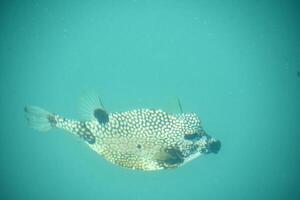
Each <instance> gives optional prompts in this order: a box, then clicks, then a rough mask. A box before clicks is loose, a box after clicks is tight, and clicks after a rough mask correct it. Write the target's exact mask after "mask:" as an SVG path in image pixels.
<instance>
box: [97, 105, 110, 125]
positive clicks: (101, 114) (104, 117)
mask: <svg viewBox="0 0 300 200" xmlns="http://www.w3.org/2000/svg"><path fill="white" fill-rule="evenodd" d="M94 117H95V118H96V119H97V121H98V122H99V124H106V123H107V122H108V121H109V118H108V113H107V112H106V111H105V110H102V109H100V108H98V109H96V110H94Z"/></svg>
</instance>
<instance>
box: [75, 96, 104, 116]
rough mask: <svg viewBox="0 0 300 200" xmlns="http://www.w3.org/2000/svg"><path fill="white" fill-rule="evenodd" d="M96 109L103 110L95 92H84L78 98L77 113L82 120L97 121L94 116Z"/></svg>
mask: <svg viewBox="0 0 300 200" xmlns="http://www.w3.org/2000/svg"><path fill="white" fill-rule="evenodd" d="M98 109H101V110H105V109H104V107H103V104H102V101H101V99H100V97H99V96H98V95H97V93H96V92H94V91H86V92H84V93H83V94H82V95H81V96H80V99H79V108H78V111H79V115H80V117H81V118H82V119H83V120H98V119H97V118H96V117H95V115H94V112H95V110H98Z"/></svg>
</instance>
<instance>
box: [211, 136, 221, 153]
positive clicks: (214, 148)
mask: <svg viewBox="0 0 300 200" xmlns="http://www.w3.org/2000/svg"><path fill="white" fill-rule="evenodd" d="M220 149H221V141H220V140H216V139H211V140H210V141H209V142H208V152H210V153H215V154H217V153H218V152H219V151H220Z"/></svg>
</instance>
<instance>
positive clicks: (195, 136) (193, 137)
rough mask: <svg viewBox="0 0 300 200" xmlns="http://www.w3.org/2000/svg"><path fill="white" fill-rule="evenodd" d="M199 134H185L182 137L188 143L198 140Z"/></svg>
mask: <svg viewBox="0 0 300 200" xmlns="http://www.w3.org/2000/svg"><path fill="white" fill-rule="evenodd" d="M200 137H201V136H200V134H199V133H193V134H186V135H184V139H185V140H190V141H195V140H199V139H200Z"/></svg>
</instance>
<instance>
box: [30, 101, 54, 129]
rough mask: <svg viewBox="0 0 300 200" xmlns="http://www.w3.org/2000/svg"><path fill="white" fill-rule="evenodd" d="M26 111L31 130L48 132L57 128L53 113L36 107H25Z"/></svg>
mask: <svg viewBox="0 0 300 200" xmlns="http://www.w3.org/2000/svg"><path fill="white" fill-rule="evenodd" d="M24 111H25V116H26V119H27V123H28V125H29V126H30V127H31V128H33V129H35V130H38V131H48V130H50V129H52V128H54V127H56V119H55V115H54V114H53V113H50V112H48V111H47V110H44V109H42V108H40V107H36V106H25V108H24Z"/></svg>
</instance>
